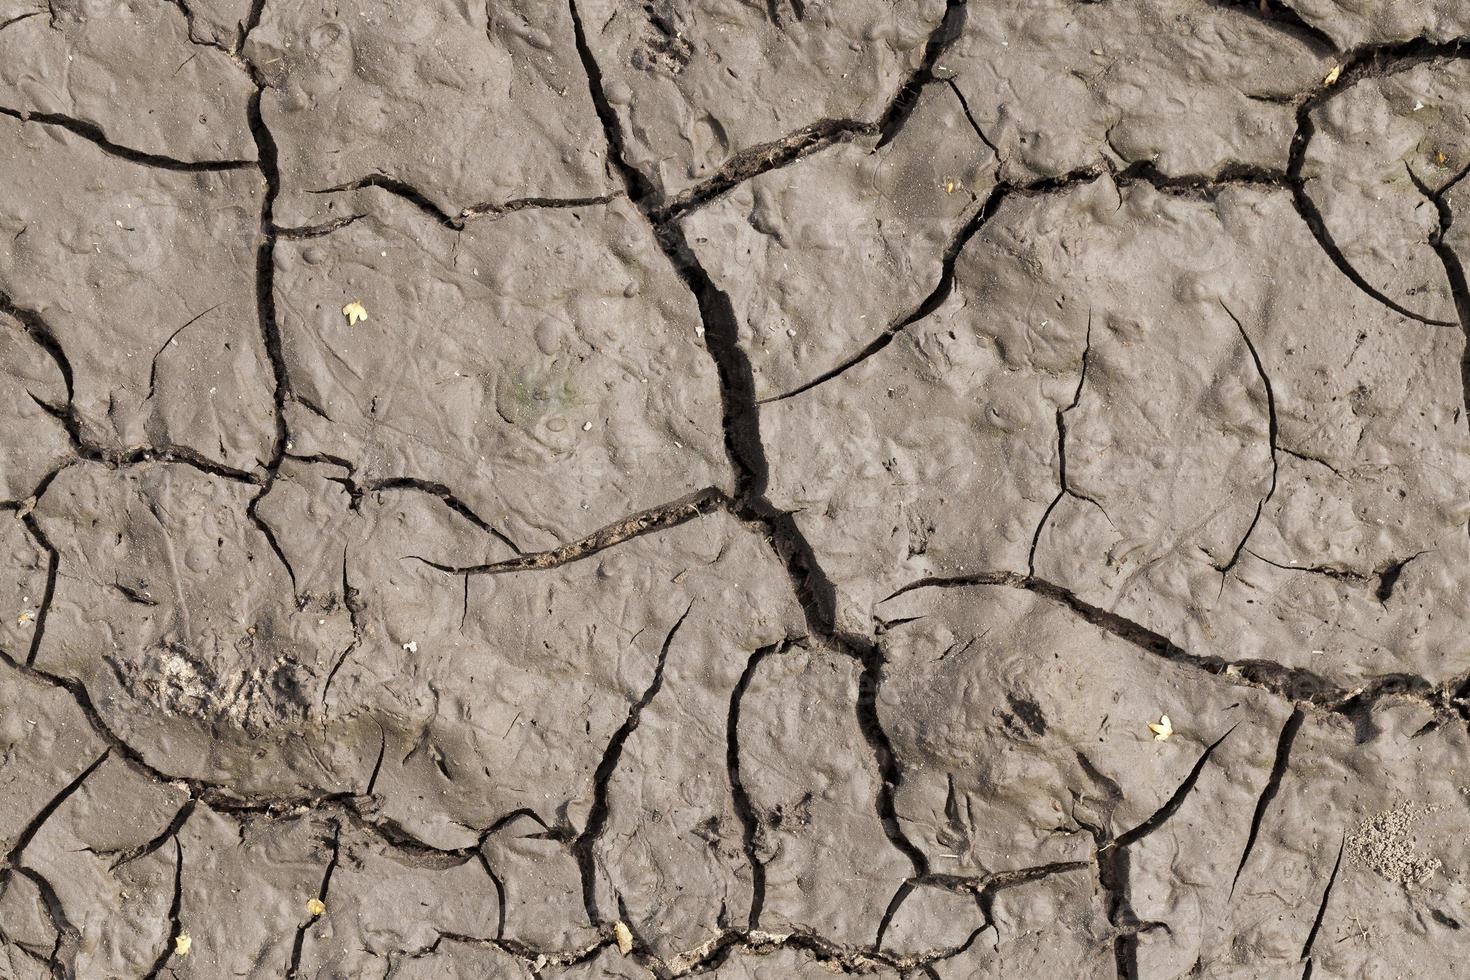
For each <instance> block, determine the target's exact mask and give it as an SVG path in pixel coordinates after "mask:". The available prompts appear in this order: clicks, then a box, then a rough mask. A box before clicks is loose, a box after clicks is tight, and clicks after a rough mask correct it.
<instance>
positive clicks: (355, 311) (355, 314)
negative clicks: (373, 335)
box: [342, 300, 368, 327]
mask: <svg viewBox="0 0 1470 980" xmlns="http://www.w3.org/2000/svg"><path fill="white" fill-rule="evenodd" d="M342 315H343V316H345V317H346V318H347V325H348V326H349V327H350V326H352V325H353V324H355V323H357V322H358V321H359V320H366V319H367V318H368V315H367V309H366V308H365V307H364V306H363V305H362V302H361V301H360V300H353V301H352V302H350V303H348V304H347V305H346V306H344V307H342Z"/></svg>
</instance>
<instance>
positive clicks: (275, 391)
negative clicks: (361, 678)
mask: <svg viewBox="0 0 1470 980" xmlns="http://www.w3.org/2000/svg"><path fill="white" fill-rule="evenodd" d="M264 12H265V2H264V0H257V2H255V3H253V4H252V5H251V9H250V19H249V21H248V22H247V23H246V25H245V26H244V27H243V28H242V30H241V39H242V43H243V39H244V37H245V36H247V35H248V34H249V33H250V31H252V30H254V29H255V27H256V26H257V25H258V24H259V23H260V18H261V16H262V15H263V14H264ZM249 69H250V75H251V80H252V81H253V82H254V84H255V91H254V92H253V93H251V96H250V99H249V101H248V102H247V103H246V107H245V112H246V117H247V121H248V122H249V125H250V136H251V138H252V139H253V140H254V141H255V149H256V155H257V157H258V161H259V165H260V173H261V176H262V177H264V178H265V196H264V197H263V198H262V199H261V203H260V226H259V231H258V235H259V241H258V242H257V243H256V249H255V313H256V320H257V322H258V324H259V326H260V338H261V345H262V347H263V348H264V349H265V355H266V360H267V361H268V362H269V363H270V368H271V382H272V383H271V400H272V402H273V403H274V406H275V436H274V438H273V440H272V442H271V453H270V459H269V460H267V461H266V477H265V480H264V481H263V482H262V484H261V487H260V491H259V492H258V493H256V495H255V496H254V497H253V498H252V499H251V501H250V503H249V504H247V505H246V508H245V512H246V514H247V516H248V517H249V518H250V521H251V522H252V523H253V524H255V526H256V527H257V528H258V529H259V530H260V532H261V534H263V535H264V536H265V539H266V541H267V542H268V543H269V544H270V547H271V551H272V552H274V553H275V556H276V557H277V558H278V559H280V561H281V564H282V565H283V566H285V569H286V574H287V576H288V577H289V578H290V579H291V594H292V596H293V597H296V596H297V587H296V571H295V569H293V568H292V567H291V563H290V562H289V561H288V560H287V559H286V553H285V552H284V551H282V550H281V546H280V543H279V542H278V541H277V540H276V535H275V532H274V531H273V530H272V529H271V527H270V525H268V524H267V523H266V522H265V521H264V520H263V519H262V518H261V516H260V501H261V499H262V498H264V497H265V495H266V494H268V493H270V491H271V487H272V486H274V485H275V481H276V475H277V474H278V473H279V472H280V469H281V462H282V460H283V459H284V458H285V455H286V447H287V445H288V444H289V442H290V434H289V432H288V431H287V428H286V402H287V400H288V398H289V396H290V391H291V388H290V385H291V382H290V374H289V373H288V371H287V368H286V355H285V348H284V346H283V342H282V338H281V326H280V322H279V320H278V318H277V315H276V222H275V208H276V198H277V197H278V196H279V195H280V193H281V171H280V154H279V151H278V148H277V147H276V140H275V137H274V136H273V135H271V131H270V127H269V126H267V125H266V123H265V117H264V115H263V112H262V108H261V104H262V101H263V100H264V98H265V91H266V88H267V87H268V85H267V83H266V79H265V76H264V75H262V74H261V72H260V70H259V69H258V68H256V66H255V65H253V64H251V65H249Z"/></svg>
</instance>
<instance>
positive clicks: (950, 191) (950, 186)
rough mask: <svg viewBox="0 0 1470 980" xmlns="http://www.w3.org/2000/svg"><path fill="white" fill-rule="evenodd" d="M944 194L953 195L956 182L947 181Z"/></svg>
mask: <svg viewBox="0 0 1470 980" xmlns="http://www.w3.org/2000/svg"><path fill="white" fill-rule="evenodd" d="M944 193H946V194H953V193H954V181H952V180H946V181H945V182H944Z"/></svg>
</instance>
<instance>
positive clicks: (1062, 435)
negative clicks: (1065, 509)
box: [1026, 310, 1107, 576]
mask: <svg viewBox="0 0 1470 980" xmlns="http://www.w3.org/2000/svg"><path fill="white" fill-rule="evenodd" d="M1091 353H1092V311H1091V310H1089V311H1088V312H1087V337H1086V340H1085V341H1084V342H1083V347H1082V367H1081V368H1080V369H1079V370H1078V372H1077V389H1076V390H1075V391H1073V392H1072V400H1071V401H1070V402H1069V403H1067V404H1066V405H1061V406H1058V407H1057V495H1056V496H1055V497H1053V498H1052V499H1051V503H1049V504H1047V505H1046V510H1044V511H1042V513H1041V520H1039V521H1037V522H1036V531H1035V533H1033V534H1032V535H1031V549H1030V551H1029V552H1027V554H1026V570H1027V572H1028V573H1029V574H1031V575H1032V576H1035V574H1036V549H1037V547H1038V546H1039V545H1040V544H1041V532H1042V531H1043V530H1045V529H1046V522H1047V520H1048V519H1049V518H1050V517H1051V514H1052V511H1054V510H1056V508H1057V505H1058V504H1060V503H1061V502H1062V499H1063V498H1064V497H1067V496H1073V497H1077V498H1078V499H1081V500H1087V501H1089V502H1090V503H1092V504H1093V505H1094V506H1096V507H1097V508H1098V509H1099V510H1102V505H1101V504H1099V503H1098V502H1097V501H1095V500H1093V499H1092V498H1091V497H1085V496H1083V495H1081V494H1078V493H1075V492H1074V491H1073V490H1072V489H1071V488H1070V487H1069V486H1068V485H1067V413H1068V412H1070V411H1072V410H1073V409H1075V408H1076V407H1077V406H1078V404H1080V403H1081V401H1082V387H1083V385H1085V384H1087V358H1088V355H1089V354H1091ZM1106 513H1107V512H1106V511H1104V515H1106Z"/></svg>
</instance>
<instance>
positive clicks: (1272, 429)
mask: <svg viewBox="0 0 1470 980" xmlns="http://www.w3.org/2000/svg"><path fill="white" fill-rule="evenodd" d="M1220 308H1221V309H1222V310H1224V311H1225V315H1226V316H1228V317H1230V319H1231V320H1232V321H1233V322H1234V323H1235V328H1236V329H1237V330H1239V331H1240V339H1241V340H1243V341H1245V346H1246V350H1248V351H1250V356H1251V362H1252V363H1253V364H1254V365H1255V367H1256V374H1257V376H1259V377H1260V379H1261V386H1262V387H1263V388H1264V389H1265V390H1266V437H1267V443H1268V445H1269V447H1270V450H1271V483H1270V486H1269V487H1267V489H1266V493H1265V494H1264V495H1263V496H1262V497H1261V499H1260V500H1258V501H1257V502H1256V512H1255V514H1254V515H1253V516H1252V517H1251V522H1250V526H1249V527H1247V528H1246V529H1245V533H1244V534H1242V535H1241V536H1240V542H1239V543H1238V544H1236V546H1235V550H1234V551H1233V552H1232V553H1231V555H1230V559H1229V560H1228V561H1226V562H1225V564H1224V565H1216V566H1215V568H1216V570H1217V571H1218V572H1219V573H1220V575H1221V579H1220V589H1221V591H1222V592H1223V591H1224V589H1225V576H1228V575H1229V574H1230V571H1231V569H1233V568H1234V567H1235V564H1236V562H1238V561H1240V556H1241V554H1242V553H1243V552H1244V551H1245V546H1246V543H1247V542H1249V541H1250V539H1251V535H1252V534H1253V533H1255V530H1256V525H1258V524H1259V523H1260V522H1261V514H1262V512H1263V511H1264V510H1265V509H1266V505H1267V504H1268V503H1270V502H1271V498H1272V497H1274V496H1275V495H1276V485H1277V481H1278V479H1279V477H1280V472H1281V467H1280V463H1279V462H1278V459H1277V455H1276V441H1277V437H1278V436H1279V434H1280V431H1281V429H1280V425H1279V424H1278V422H1277V419H1276V392H1275V389H1273V388H1272V387H1271V376H1270V375H1269V374H1267V373H1266V366H1265V364H1264V363H1262V361H1261V352H1260V351H1258V350H1257V349H1256V345H1255V343H1254V342H1253V341H1252V340H1251V335H1250V333H1249V332H1247V331H1246V329H1245V324H1243V323H1241V322H1240V317H1238V316H1236V315H1235V313H1234V312H1232V311H1231V309H1230V307H1229V306H1226V305H1225V301H1224V300H1221V301H1220Z"/></svg>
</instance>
